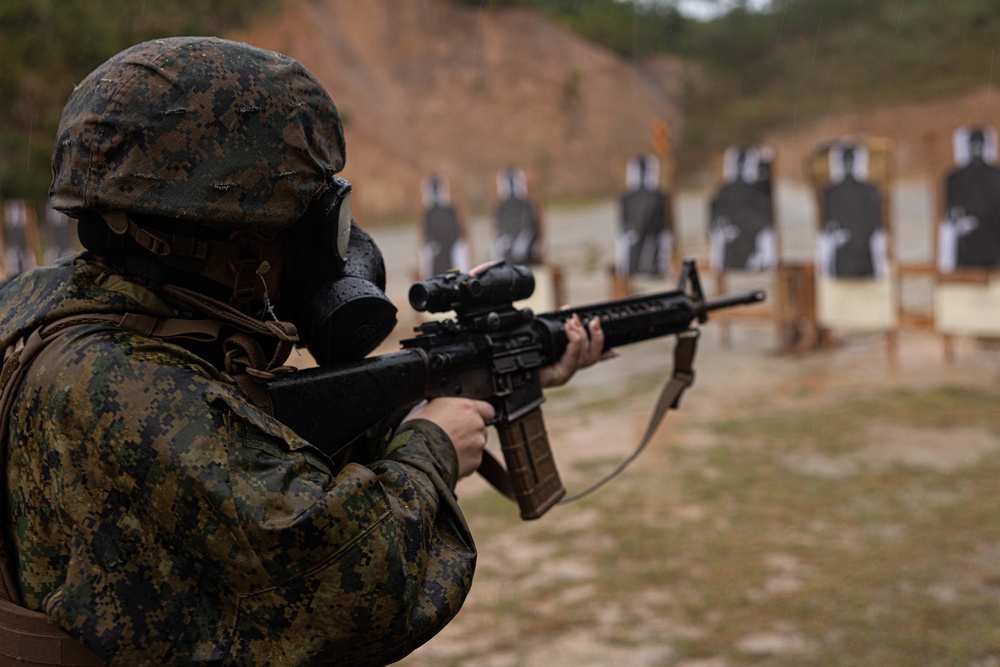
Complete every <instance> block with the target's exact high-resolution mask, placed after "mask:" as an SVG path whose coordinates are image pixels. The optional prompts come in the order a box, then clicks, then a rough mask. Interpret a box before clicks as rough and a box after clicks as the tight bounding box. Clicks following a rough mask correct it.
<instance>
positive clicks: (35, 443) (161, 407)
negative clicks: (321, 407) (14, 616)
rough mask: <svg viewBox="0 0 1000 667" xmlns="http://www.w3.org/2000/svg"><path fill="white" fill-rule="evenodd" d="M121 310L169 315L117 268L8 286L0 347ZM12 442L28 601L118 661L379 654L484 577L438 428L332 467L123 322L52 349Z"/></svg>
mask: <svg viewBox="0 0 1000 667" xmlns="http://www.w3.org/2000/svg"><path fill="white" fill-rule="evenodd" d="M129 311H131V312H142V313H149V314H152V315H157V316H172V315H174V313H172V312H171V311H170V309H169V308H168V307H167V306H166V304H165V303H164V302H163V301H161V300H160V299H159V298H157V297H156V296H155V295H154V294H153V293H151V292H149V291H147V290H145V289H144V288H142V287H140V286H138V285H137V284H135V283H131V282H127V281H125V280H123V279H122V278H121V277H120V276H118V275H117V274H115V273H114V272H111V271H106V270H103V269H102V268H101V267H100V266H98V265H95V264H93V263H87V262H85V261H84V260H82V259H77V260H76V261H75V262H68V263H67V262H64V263H62V264H60V265H58V266H54V267H47V268H42V269H36V270H34V271H31V272H29V273H26V274H22V276H20V277H18V278H16V279H15V280H14V281H13V282H12V283H10V284H8V285H7V286H6V287H5V288H4V289H3V290H2V292H0V323H2V331H3V339H2V341H0V343H2V344H3V345H4V346H5V347H6V346H7V345H10V344H11V343H12V342H14V340H15V339H16V338H18V337H20V336H23V335H25V334H26V333H28V332H29V331H31V330H32V329H34V328H35V327H37V326H38V325H39V324H41V323H45V322H50V321H53V320H55V319H58V318H60V317H63V316H66V315H70V314H76V313H80V312H129ZM331 418H334V419H335V418H336V417H335V414H334V415H331ZM7 447H8V457H9V458H8V468H7V485H8V486H7V497H6V504H7V507H8V508H9V509H8V511H9V517H8V519H9V523H8V531H9V533H8V534H9V535H10V537H11V538H12V541H13V546H14V549H13V551H14V552H15V553H16V555H17V558H16V578H17V581H18V582H19V585H20V587H21V591H22V595H23V599H24V603H25V605H26V606H27V607H29V608H32V609H37V610H43V611H44V612H45V613H46V614H47V615H48V616H49V617H50V619H51V620H52V622H53V623H55V624H57V625H59V626H60V627H62V628H63V629H65V630H66V631H68V632H69V633H70V634H71V635H72V636H74V637H78V638H80V639H81V640H83V641H84V643H85V644H86V645H87V646H89V647H90V648H91V649H92V650H93V651H95V652H96V653H97V654H98V655H99V656H101V657H102V658H104V659H106V660H108V661H110V662H113V664H117V665H162V664H192V663H194V664H235V665H311V664H328V663H329V664H345V665H369V664H374V665H379V664H384V663H386V662H391V661H393V660H397V659H399V658H400V657H402V656H403V655H405V654H406V653H408V652H409V651H411V650H412V649H413V648H415V647H416V646H418V645H419V644H421V643H423V642H424V641H426V640H427V639H428V638H429V637H430V636H432V635H433V634H434V633H435V632H437V631H438V630H439V629H440V628H441V627H442V626H443V625H444V624H445V623H446V622H447V621H448V620H450V619H451V618H452V617H453V616H454V615H455V614H456V613H457V612H458V609H459V607H460V606H461V604H462V601H463V598H464V596H465V594H466V592H467V591H468V588H469V586H470V585H471V578H472V572H473V568H474V563H475V551H474V547H473V542H472V538H471V536H470V535H469V532H468V529H467V527H466V525H465V522H464V520H463V518H462V516H461V513H460V512H459V510H458V508H457V505H456V504H455V500H454V496H453V489H454V486H455V482H456V470H457V460H456V457H455V453H454V450H453V449H452V447H451V445H450V443H449V442H448V440H447V436H445V435H444V433H443V432H442V431H441V430H440V429H439V428H438V427H437V426H436V425H434V424H432V423H430V422H427V421H422V420H418V421H415V422H411V423H408V424H407V425H406V426H404V428H403V429H402V430H401V432H399V433H398V434H397V435H396V436H395V438H394V439H392V441H391V442H390V443H389V444H388V446H387V448H386V450H385V452H384V453H383V456H384V458H383V459H382V460H378V461H374V462H373V463H371V464H369V465H367V466H361V465H356V464H349V465H348V466H346V467H345V468H344V469H343V470H341V471H340V472H339V473H337V474H333V473H332V471H331V470H329V468H327V467H326V466H325V465H324V461H323V455H322V454H320V453H319V452H318V451H316V450H314V449H313V448H312V447H311V446H310V445H309V444H307V443H305V442H303V441H302V440H300V439H299V438H298V437H296V435H295V434H294V433H292V432H291V431H289V430H288V429H287V428H286V427H284V426H283V425H282V424H280V423H278V422H277V421H275V420H274V419H273V418H271V417H270V416H268V415H267V414H265V413H264V412H262V411H261V410H259V409H258V408H256V407H254V406H253V405H251V404H250V403H248V401H247V400H246V399H245V398H244V396H242V395H241V393H240V392H239V390H238V389H237V388H236V387H235V386H234V385H233V384H232V383H231V382H227V381H226V380H225V379H224V378H223V377H222V375H221V374H220V373H219V371H217V370H216V369H215V368H213V367H212V366H211V365H209V364H208V363H207V362H206V361H205V360H203V359H201V358H199V357H198V356H195V355H194V354H192V353H190V352H188V351H186V350H185V349H184V348H182V347H179V346H178V345H174V344H170V343H164V342H160V341H158V340H155V339H150V338H144V337H142V336H138V335H136V334H132V333H128V332H125V331H123V330H121V329H116V328H115V327H114V326H112V325H104V324H96V325H84V326H80V327H76V328H74V329H71V330H70V331H69V332H68V333H67V334H65V335H63V336H61V337H60V338H57V339H56V340H55V341H54V342H52V343H51V344H50V345H49V346H48V347H46V348H45V349H44V350H43V351H42V352H41V354H40V355H39V356H38V358H37V359H36V360H35V361H34V362H33V364H32V365H31V367H30V369H29V371H28V374H27V375H26V377H25V379H24V381H23V383H22V385H21V387H20V390H19V394H18V396H17V399H16V402H15V404H14V409H13V412H12V414H11V421H10V434H9V437H8V442H7Z"/></svg>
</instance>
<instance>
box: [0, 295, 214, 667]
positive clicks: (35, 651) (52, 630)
mask: <svg viewBox="0 0 1000 667" xmlns="http://www.w3.org/2000/svg"><path fill="white" fill-rule="evenodd" d="M99 322H108V323H110V324H114V325H116V326H119V327H121V328H123V329H126V330H128V331H132V332H133V333H136V334H139V335H141V336H149V337H156V338H190V339H194V340H201V341H212V340H217V339H218V338H219V336H220V334H221V331H222V325H221V323H220V322H216V321H213V320H184V319H172V318H168V319H159V318H156V317H153V316H151V315H141V314H138V313H125V314H124V315H122V314H119V313H88V314H84V315H74V316H71V317H67V318H64V319H61V320H58V321H56V322H52V323H51V324H47V325H45V326H42V327H39V328H38V329H35V330H34V331H32V332H31V334H29V335H28V337H27V338H26V339H22V340H20V341H18V342H17V343H16V344H15V345H13V346H11V347H10V348H8V349H7V350H6V351H5V352H4V360H3V366H2V368H0V472H3V470H5V468H6V461H7V456H6V449H7V425H8V421H9V417H10V412H11V409H12V407H13V402H14V396H15V395H16V393H17V389H18V387H19V386H20V384H21V380H22V379H23V377H24V374H25V373H26V372H27V369H28V366H29V365H30V363H31V361H32V360H33V359H34V358H35V357H36V356H37V355H38V353H39V352H40V351H41V350H42V349H43V348H44V347H45V346H46V345H48V344H49V343H50V342H52V340H54V339H55V338H57V337H58V336H60V335H62V334H63V333H66V332H67V331H68V330H69V329H71V328H72V327H76V326H81V325H84V324H95V323H99ZM20 601H21V599H20V595H19V594H18V591H17V584H16V582H15V581H14V576H13V567H12V564H11V562H10V557H9V555H8V552H7V545H6V544H5V540H4V536H3V533H2V531H0V667H6V666H7V665H11V666H12V667H13V666H14V665H16V666H17V667H27V666H29V665H39V666H40V665H67V666H69V665H74V666H81V667H83V666H87V667H90V666H97V665H104V664H105V663H104V661H103V660H101V659H100V658H98V657H97V656H96V655H95V654H94V653H93V652H91V651H90V650H89V649H87V647H85V646H84V645H83V644H81V643H80V642H79V641H77V640H76V639H74V638H73V637H70V636H69V635H68V634H67V633H66V632H65V631H63V630H61V629H60V628H58V627H56V626H54V625H52V624H50V623H49V621H48V617H47V616H46V615H45V614H43V613H40V612H37V611H32V610H30V609H27V608H25V607H22V606H20V604H19V603H20Z"/></svg>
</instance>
